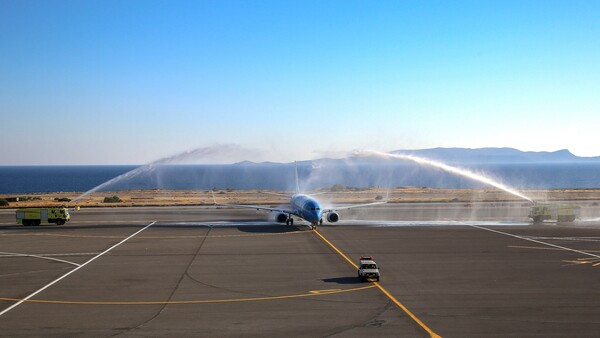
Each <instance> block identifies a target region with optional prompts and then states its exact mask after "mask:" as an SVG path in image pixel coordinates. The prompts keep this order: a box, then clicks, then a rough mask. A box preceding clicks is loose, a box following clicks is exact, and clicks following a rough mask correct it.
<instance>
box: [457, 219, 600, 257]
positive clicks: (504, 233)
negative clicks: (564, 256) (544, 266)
mask: <svg viewBox="0 0 600 338" xmlns="http://www.w3.org/2000/svg"><path fill="white" fill-rule="evenodd" d="M468 226H470V227H473V228H477V229H480V230H486V231H490V232H495V233H497V234H501V235H504V236H509V237H513V238H518V239H522V240H524V241H530V242H534V243H538V244H542V245H546V246H550V247H553V248H558V249H561V250H564V251H571V252H576V253H578V254H581V255H584V256H589V257H594V258H598V259H600V256H598V255H596V254H593V253H590V252H586V251H581V250H577V249H571V248H567V247H565V246H560V245H556V244H552V243H547V242H542V241H539V240H537V239H533V238H529V237H525V236H519V235H513V234H511V233H508V232H503V231H499V230H494V229H488V228H485V227H480V226H477V225H472V224H469V225H468Z"/></svg>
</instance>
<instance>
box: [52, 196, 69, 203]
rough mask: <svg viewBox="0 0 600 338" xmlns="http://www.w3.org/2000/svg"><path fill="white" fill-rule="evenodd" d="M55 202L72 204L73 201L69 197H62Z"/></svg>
mask: <svg viewBox="0 0 600 338" xmlns="http://www.w3.org/2000/svg"><path fill="white" fill-rule="evenodd" d="M54 200H55V201H57V202H71V199H70V198H67V197H61V198H58V197H56V198H55V199H54Z"/></svg>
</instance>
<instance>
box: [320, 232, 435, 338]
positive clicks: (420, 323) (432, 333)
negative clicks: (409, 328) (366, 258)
mask: <svg viewBox="0 0 600 338" xmlns="http://www.w3.org/2000/svg"><path fill="white" fill-rule="evenodd" d="M313 232H314V233H315V234H317V236H319V237H320V238H321V239H322V240H323V241H324V242H325V243H326V244H328V245H329V246H330V247H331V248H332V249H333V250H334V251H335V252H337V253H338V254H339V255H340V256H342V258H344V259H345V260H346V261H347V262H348V263H350V265H352V266H353V267H354V268H355V269H358V266H357V265H356V264H354V262H353V261H352V260H350V258H348V256H346V255H345V254H344V253H343V252H342V251H340V249H338V248H337V247H336V246H335V245H333V243H331V242H330V241H329V240H328V239H327V238H325V237H324V236H323V235H321V233H320V232H318V231H317V230H313ZM371 283H373V285H375V286H376V287H377V288H378V289H379V290H380V291H381V292H383V294H384V295H386V296H387V297H388V298H389V299H390V300H391V301H392V302H394V304H396V305H397V306H398V307H399V308H400V309H401V310H402V311H404V313H406V314H407V315H408V316H409V317H410V318H412V320H413V321H415V323H417V324H419V326H420V327H421V328H423V329H424V330H425V331H427V333H429V336H430V337H432V338H441V336H440V335H438V334H436V333H435V332H433V330H431V329H430V328H429V327H428V326H427V325H425V323H423V322H422V321H421V320H420V319H419V318H418V317H417V316H415V315H414V314H413V313H412V312H410V310H408V308H407V307H406V306H404V305H402V303H400V302H399V301H398V300H397V299H396V298H395V297H394V296H392V295H391V294H390V293H389V292H388V291H387V290H386V289H385V288H384V287H383V286H381V284H379V282H371Z"/></svg>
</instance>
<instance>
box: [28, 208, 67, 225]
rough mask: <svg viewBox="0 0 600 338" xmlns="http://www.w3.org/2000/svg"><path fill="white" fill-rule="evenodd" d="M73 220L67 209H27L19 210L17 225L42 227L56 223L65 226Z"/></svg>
mask: <svg viewBox="0 0 600 338" xmlns="http://www.w3.org/2000/svg"><path fill="white" fill-rule="evenodd" d="M70 219H71V215H70V214H69V209H67V208H27V209H18V210H17V224H22V225H25V226H28V225H40V224H42V223H55V224H56V225H63V224H65V223H66V222H68V221H69V220H70Z"/></svg>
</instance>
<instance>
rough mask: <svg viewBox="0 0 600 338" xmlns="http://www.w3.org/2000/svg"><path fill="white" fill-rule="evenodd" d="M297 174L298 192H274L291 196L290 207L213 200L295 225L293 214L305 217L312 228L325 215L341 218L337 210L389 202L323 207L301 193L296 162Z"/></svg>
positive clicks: (334, 220) (330, 218)
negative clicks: (264, 211) (261, 212)
mask: <svg viewBox="0 0 600 338" xmlns="http://www.w3.org/2000/svg"><path fill="white" fill-rule="evenodd" d="M295 176H296V193H295V194H293V195H285V194H274V195H278V196H285V197H289V198H290V206H289V208H268V207H263V206H260V205H245V204H223V203H217V201H216V199H215V196H214V193H213V200H214V202H215V205H222V206H231V207H238V208H247V209H256V210H266V211H271V212H275V213H277V215H276V216H275V220H276V221H277V222H278V223H285V224H287V225H293V224H294V219H293V218H292V217H293V216H296V217H298V218H301V219H304V220H306V221H308V222H310V224H311V228H312V229H315V228H316V227H317V225H318V224H323V215H326V216H325V218H326V219H327V221H328V222H330V223H335V222H337V221H338V220H339V219H340V216H339V215H338V213H337V212H336V211H338V210H343V209H351V208H359V207H364V206H368V205H376V204H383V203H387V202H385V201H382V202H373V203H365V204H353V205H347V206H339V207H335V208H328V209H323V207H321V203H320V202H319V201H318V200H317V199H316V198H314V197H312V196H310V195H306V194H301V193H300V185H299V183H298V163H296V164H295Z"/></svg>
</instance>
